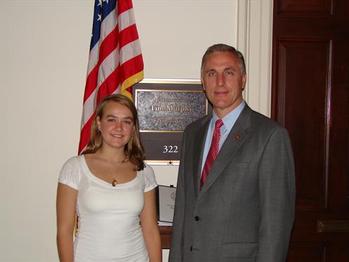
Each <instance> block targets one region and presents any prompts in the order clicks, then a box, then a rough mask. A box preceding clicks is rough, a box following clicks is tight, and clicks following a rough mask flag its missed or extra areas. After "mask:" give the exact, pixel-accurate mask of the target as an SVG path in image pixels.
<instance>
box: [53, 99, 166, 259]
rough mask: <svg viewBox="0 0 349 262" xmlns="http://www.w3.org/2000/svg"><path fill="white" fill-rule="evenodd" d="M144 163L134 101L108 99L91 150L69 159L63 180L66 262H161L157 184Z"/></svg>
mask: <svg viewBox="0 0 349 262" xmlns="http://www.w3.org/2000/svg"><path fill="white" fill-rule="evenodd" d="M143 160H144V153H143V147H142V145H141V142H140V137H139V124H138V119H137V111H136V108H135V107H134V105H133V103H132V101H130V100H129V99H128V98H127V97H125V96H123V95H119V94H118V95H112V96H108V97H106V98H105V99H104V100H103V101H102V102H101V103H100V105H99V106H98V108H97V110H96V117H95V119H94V121H93V124H92V128H91V140H90V142H89V144H88V146H87V148H86V150H85V151H84V152H83V154H82V155H81V156H77V157H72V158H70V159H69V160H68V161H67V162H66V163H65V164H64V166H63V168H62V170H61V172H60V175H59V183H58V189H57V246H58V253H59V257H60V261H61V262H72V261H75V262H95V261H98V262H111V261H117V262H124V261H125V262H126V261H127V262H129V261H135V262H136V261H137V262H146V261H150V262H158V261H161V247H160V246H161V245H160V234H159V229H158V226H157V220H156V206H155V189H154V188H155V187H156V186H157V184H156V181H155V176H154V172H153V170H152V168H151V167H150V166H147V165H145V163H144V162H143ZM76 217H78V225H77V227H78V231H77V234H76V238H75V240H74V241H73V231H74V226H75V220H76ZM73 242H74V244H73Z"/></svg>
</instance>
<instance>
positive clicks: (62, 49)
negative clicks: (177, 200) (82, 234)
mask: <svg viewBox="0 0 349 262" xmlns="http://www.w3.org/2000/svg"><path fill="white" fill-rule="evenodd" d="M133 2H134V6H135V12H136V21H137V24H138V30H139V34H140V37H141V44H142V50H143V55H144V61H145V76H146V78H156V79H159V78H172V79H198V78H199V63H200V59H201V56H202V53H203V52H204V50H205V49H206V48H207V47H208V46H209V45H211V44H213V43H216V42H226V43H229V44H232V45H235V46H237V47H238V48H239V49H241V50H242V51H243V52H244V53H245V56H246V60H247V64H248V69H249V73H250V74H251V76H253V77H251V76H250V78H249V83H250V84H251V83H253V86H251V85H249V86H248V88H247V90H248V91H247V93H246V94H245V97H246V99H247V101H248V102H249V104H250V105H252V107H254V108H255V109H257V110H258V111H261V112H262V113H265V114H269V111H270V110H269V104H270V88H269V86H270V50H271V48H270V46H271V42H270V25H271V2H272V1H271V0H266V1H265V2H264V1H263V4H264V5H263V6H262V5H261V4H260V3H259V1H257V0H249V1H247V0H215V1H212V0H186V1H184V0H134V1H133ZM92 8H93V0H71V1H69V0H50V1H48V0H11V1H10V0H8V1H6V0H2V1H0V19H1V21H0V32H1V42H0V58H1V60H0V77H1V78H0V79H1V85H0V98H1V103H0V110H1V112H2V121H1V122H2V124H1V128H0V139H1V144H2V145H5V146H4V148H5V150H1V151H0V164H1V173H0V174H1V175H0V176H1V182H0V201H1V211H0V212H1V215H0V232H1V233H0V261H4V262H5V261H6V262H8V261H9V262H12V261H14V262H20V261H21V262H22V261H23V262H40V261H42V262H47V261H58V259H57V255H56V246H55V190H56V183H57V182H56V181H57V175H58V172H59V169H60V167H61V165H62V163H63V162H64V161H65V160H66V159H67V158H68V157H70V156H72V155H74V154H76V148H77V144H78V138H79V126H80V117H81V106H82V95H83V90H84V82H85V76H86V66H87V57H88V48H89V38H90V34H91V20H92V11H93V10H92ZM154 168H155V172H156V176H157V179H158V182H159V183H160V184H175V183H176V179H177V167H173V166H172V167H168V166H154ZM167 253H168V252H167V251H165V252H164V260H165V261H166V260H167Z"/></svg>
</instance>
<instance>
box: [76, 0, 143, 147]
mask: <svg viewBox="0 0 349 262" xmlns="http://www.w3.org/2000/svg"><path fill="white" fill-rule="evenodd" d="M142 79H143V58H142V53H141V48H140V43H139V39H138V33H137V27H136V23H135V18H134V13H133V6H132V0H95V5H94V15H93V27H92V38H91V45H90V54H89V62H88V69H87V79H86V86H85V94H84V104H83V113H82V120H81V134H80V143H79V154H80V153H81V152H82V151H83V149H84V148H85V147H86V146H87V144H88V141H89V139H90V129H91V124H92V120H93V117H94V113H95V109H96V106H97V105H98V103H99V102H100V101H101V100H102V99H103V98H104V97H105V96H107V95H110V94H114V93H122V94H124V95H126V96H128V97H129V98H131V99H132V86H133V85H134V84H136V83H138V82H139V81H141V80H142Z"/></svg>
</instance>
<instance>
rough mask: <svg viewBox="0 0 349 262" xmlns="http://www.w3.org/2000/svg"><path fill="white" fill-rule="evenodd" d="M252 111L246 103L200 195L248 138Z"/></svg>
mask: <svg viewBox="0 0 349 262" xmlns="http://www.w3.org/2000/svg"><path fill="white" fill-rule="evenodd" d="M251 111H252V110H251V109H250V108H249V107H248V106H247V104H246V105H245V108H244V109H243V111H242V112H241V114H240V116H239V117H238V119H237V120H236V122H235V124H234V126H233V128H232V129H231V131H230V133H229V135H228V137H227V138H226V140H225V142H224V144H223V145H222V148H221V150H220V151H219V153H218V156H217V158H216V160H215V161H214V163H213V165H212V168H211V170H210V173H209V175H208V177H207V180H206V182H205V184H204V185H203V187H202V189H201V191H200V193H199V197H200V196H201V195H202V194H204V193H205V192H206V191H207V190H208V189H209V188H210V186H211V185H212V184H213V183H214V182H215V181H216V179H217V178H218V177H219V175H220V174H221V173H222V171H223V170H224V168H225V167H226V166H227V165H228V164H229V163H230V161H231V159H233V158H234V156H235V154H236V152H237V151H238V149H239V148H240V147H241V145H242V144H243V143H244V141H245V140H246V138H247V136H248V134H249V131H250V130H249V127H250V113H251Z"/></svg>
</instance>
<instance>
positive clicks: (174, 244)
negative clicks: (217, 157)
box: [169, 132, 186, 262]
mask: <svg viewBox="0 0 349 262" xmlns="http://www.w3.org/2000/svg"><path fill="white" fill-rule="evenodd" d="M185 136H186V135H185V132H184V135H183V141H182V148H181V157H180V165H179V171H178V178H177V188H176V200H175V211H174V218H173V227H172V241H171V249H170V255H169V262H181V261H182V260H183V231H184V228H183V224H184V210H185V184H184V165H185V163H184V156H185V146H186V143H185Z"/></svg>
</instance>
